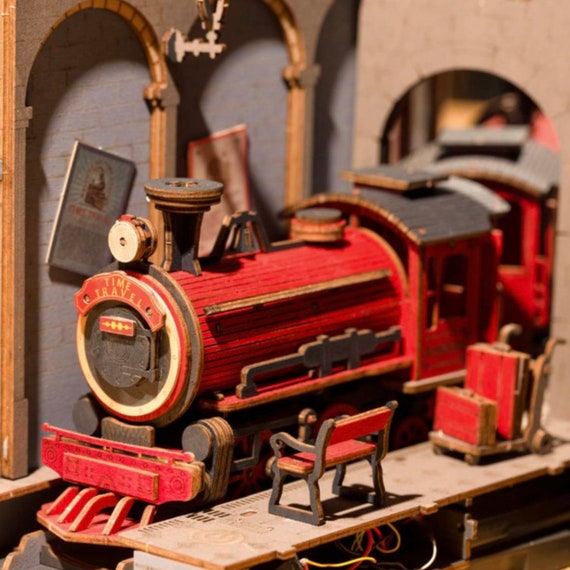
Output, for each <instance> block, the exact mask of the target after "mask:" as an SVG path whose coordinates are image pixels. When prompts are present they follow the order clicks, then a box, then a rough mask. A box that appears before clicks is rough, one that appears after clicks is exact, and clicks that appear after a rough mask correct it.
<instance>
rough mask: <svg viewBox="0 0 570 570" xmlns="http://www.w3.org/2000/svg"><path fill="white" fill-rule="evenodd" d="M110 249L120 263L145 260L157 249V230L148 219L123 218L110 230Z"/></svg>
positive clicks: (129, 216) (125, 216) (127, 216)
mask: <svg viewBox="0 0 570 570" xmlns="http://www.w3.org/2000/svg"><path fill="white" fill-rule="evenodd" d="M108 243H109V249H110V250H111V253H112V255H113V257H114V258H115V259H116V260H117V261H119V262H120V263H132V262H133V261H141V260H145V259H147V258H148V257H150V256H151V255H152V253H153V252H154V250H155V248H156V230H155V228H154V226H153V225H152V224H151V223H150V221H149V220H147V219H146V218H137V217H135V216H131V215H128V214H127V215H124V216H121V217H120V219H119V220H117V221H116V222H115V224H114V225H113V227H112V228H111V229H110V230H109V235H108Z"/></svg>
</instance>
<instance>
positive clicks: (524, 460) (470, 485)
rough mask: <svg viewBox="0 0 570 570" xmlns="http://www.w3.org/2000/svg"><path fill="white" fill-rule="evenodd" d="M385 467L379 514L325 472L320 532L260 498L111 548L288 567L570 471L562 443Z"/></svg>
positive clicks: (362, 480)
mask: <svg viewBox="0 0 570 570" xmlns="http://www.w3.org/2000/svg"><path fill="white" fill-rule="evenodd" d="M548 429H549V430H550V432H551V433H552V434H553V435H554V436H555V437H559V438H563V437H564V434H567V433H569V432H570V422H568V421H551V422H549V424H548ZM383 467H384V481H385V485H386V491H387V501H386V506H385V507H383V508H380V509H379V508H377V507H375V506H373V505H370V504H367V503H363V502H361V501H353V500H350V499H347V498H344V497H342V498H340V497H337V496H335V495H333V493H332V491H331V483H332V478H333V476H334V471H327V472H326V473H325V475H324V477H323V479H322V485H321V488H322V491H321V500H322V504H323V510H324V514H325V524H324V525H321V526H313V525H309V524H306V523H303V522H298V521H294V520H290V519H285V518H283V517H279V516H275V515H271V514H269V513H268V511H267V509H268V502H269V496H270V491H264V492H261V493H258V494H255V495H251V496H249V497H246V498H244V499H238V500H235V501H231V502H227V503H224V504H220V505H217V506H214V507H211V508H208V509H206V510H202V511H199V512H196V513H189V514H187V515H183V516H179V517H176V518H173V519H169V520H166V521H162V522H158V523H155V524H152V525H149V526H148V527H145V528H139V529H137V530H132V531H126V532H122V533H119V534H118V535H117V536H115V537H114V540H113V542H114V544H117V545H119V544H120V545H121V546H124V547H127V548H132V549H134V550H135V551H142V552H146V553H149V554H152V555H155V556H158V557H160V558H165V559H166V560H175V561H177V562H180V563H184V564H189V565H195V566H198V567H201V568H209V569H211V570H240V569H243V568H250V567H252V566H255V565H257V564H262V563H265V562H271V561H279V560H281V561H283V560H291V559H293V558H295V557H296V556H297V554H298V553H300V552H303V551H306V550H308V549H311V548H314V547H317V546H320V545H323V544H326V543H329V542H333V541H336V540H338V539H339V538H342V537H346V536H350V535H353V534H355V533H358V532H361V531H365V530H367V529H371V528H374V527H378V526H380V525H383V524H386V523H394V522H397V521H399V520H403V519H407V518H409V517H416V516H426V515H430V514H434V513H435V512H437V511H438V510H439V509H440V508H443V507H445V506H448V505H452V504H455V503H460V502H462V501H465V500H467V499H471V498H474V497H477V496H481V495H484V494H486V493H490V492H492V491H496V490H498V489H502V488H507V487H510V486H512V485H516V484H517V483H521V482H524V481H528V480H531V479H534V478H539V477H542V476H548V475H553V476H554V475H558V474H561V473H563V472H564V471H565V470H566V469H568V468H569V467H570V443H569V442H564V441H562V439H561V440H560V443H559V444H557V445H555V446H554V448H553V450H552V452H551V453H549V454H547V455H542V456H538V455H534V454H526V455H520V456H515V457H512V458H509V459H507V460H505V461H500V462H493V463H491V464H488V465H479V466H470V465H467V464H466V463H465V462H463V461H462V460H458V459H457V458H455V457H451V456H438V455H435V454H434V452H433V449H432V446H431V445H430V444H429V443H422V444H419V445H416V446H413V447H409V448H406V449H402V450H397V451H393V452H390V453H388V455H387V456H386V457H385V459H384V461H383ZM345 484H346V485H357V486H362V485H368V486H372V476H371V472H370V466H369V465H368V463H367V462H366V461H363V462H360V463H357V464H355V465H353V466H352V469H350V470H349V472H348V473H347V479H346V481H345ZM286 493H287V496H288V500H289V501H293V502H295V501H297V502H298V503H299V504H300V505H303V504H306V493H307V488H306V484H305V482H304V481H296V482H293V483H289V484H286ZM295 494H298V498H297V499H296V498H295V496H296V495H295ZM62 538H64V539H65V538H66V537H62Z"/></svg>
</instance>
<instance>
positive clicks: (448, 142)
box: [402, 126, 560, 350]
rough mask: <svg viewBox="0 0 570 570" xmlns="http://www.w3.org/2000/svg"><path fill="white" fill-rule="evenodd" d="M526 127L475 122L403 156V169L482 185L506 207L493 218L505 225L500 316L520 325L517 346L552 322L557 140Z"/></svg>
mask: <svg viewBox="0 0 570 570" xmlns="http://www.w3.org/2000/svg"><path fill="white" fill-rule="evenodd" d="M530 136H531V133H530V132H529V129H528V127H523V126H504V127H500V128H493V127H484V126H482V127H475V128H471V129H460V130H459V129H457V130H449V131H444V132H442V133H441V134H440V135H439V137H438V138H437V139H436V141H435V142H433V143H430V144H428V145H426V146H425V147H424V148H422V149H420V150H418V151H416V152H414V153H412V154H411V155H410V156H409V157H406V158H405V159H404V160H403V161H402V165H403V166H404V167H408V168H422V169H429V170H430V171H432V172H434V173H441V174H445V175H457V176H461V177H465V178H468V179H471V180H474V181H478V182H480V183H481V184H484V185H485V186H487V187H488V188H489V189H490V190H491V191H492V192H494V193H495V194H496V195H497V196H499V197H500V198H501V199H503V200H504V201H505V202H506V203H507V204H508V205H509V209H508V211H507V212H505V213H504V214H503V215H501V216H499V217H497V218H496V220H495V222H494V225H495V226H496V227H497V228H498V229H500V230H501V231H502V232H503V236H504V244H503V252H502V259H501V264H500V268H499V278H500V282H501V284H502V287H503V301H502V317H501V320H502V322H504V323H509V322H516V323H519V324H520V325H521V326H522V327H523V330H524V331H525V334H526V337H527V338H525V339H521V342H520V344H522V347H523V348H525V349H527V350H531V349H533V346H532V342H533V340H535V339H533V338H532V337H533V333H535V334H537V335H538V336H544V334H545V333H546V332H547V330H548V325H549V323H550V306H551V286H552V270H553V263H554V229H555V223H556V194H557V188H558V178H559V170H560V164H559V158H558V154H557V152H556V150H554V149H555V147H556V145H555V144H552V141H550V142H549V140H545V141H543V140H536V138H535V140H533V139H531V138H530Z"/></svg>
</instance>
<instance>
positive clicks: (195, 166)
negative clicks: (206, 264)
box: [187, 125, 250, 256]
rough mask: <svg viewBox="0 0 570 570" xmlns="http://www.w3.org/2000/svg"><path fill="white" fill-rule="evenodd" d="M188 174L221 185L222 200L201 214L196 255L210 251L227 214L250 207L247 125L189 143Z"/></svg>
mask: <svg viewBox="0 0 570 570" xmlns="http://www.w3.org/2000/svg"><path fill="white" fill-rule="evenodd" d="M187 158H188V176H189V177H190V178H197V179H200V180H215V181H216V182H221V183H222V184H223V185H224V193H223V194H222V201H221V203H220V204H218V205H217V206H214V207H213V208H212V209H211V210H210V211H209V212H207V213H206V214H205V215H204V220H203V222H202V234H201V238H200V250H199V252H198V255H200V256H203V255H206V254H208V253H210V251H211V249H212V246H213V245H214V242H215V241H216V237H217V235H218V232H219V230H220V226H221V224H222V222H223V220H224V218H225V216H226V215H228V214H233V213H234V212H237V211H239V210H247V209H249V207H250V199H249V177H248V168H247V127H246V125H237V126H235V127H232V128H230V129H226V130H224V131H219V132H217V133H214V134H212V135H210V136H208V137H205V138H202V139H198V140H195V141H191V142H190V143H189V144H188V157H187Z"/></svg>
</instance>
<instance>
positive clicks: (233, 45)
mask: <svg viewBox="0 0 570 570" xmlns="http://www.w3.org/2000/svg"><path fill="white" fill-rule="evenodd" d="M232 8H234V5H231V6H230V8H229V9H228V15H227V19H226V26H225V28H224V30H223V41H224V43H226V44H227V46H228V48H227V51H226V52H225V53H224V54H222V56H221V57H219V58H217V59H216V60H214V61H212V60H210V59H209V58H205V57H201V58H194V57H193V56H192V55H188V56H186V58H185V60H184V61H183V62H182V63H181V64H179V65H178V66H175V67H172V69H171V71H172V74H173V77H174V80H175V82H176V85H177V87H178V89H179V91H180V110H179V122H178V129H179V130H178V173H179V175H185V174H186V172H187V166H186V159H185V157H186V148H187V145H188V142H189V141H191V140H194V139H198V138H201V137H204V136H207V135H209V134H211V133H214V132H216V131H219V130H223V129H227V128H228V127H233V126H235V125H237V124H240V123H245V124H246V125H247V127H248V134H249V174H250V190H251V196H252V205H253V207H254V208H255V209H256V210H258V212H260V214H261V215H262V216H263V220H264V223H265V224H266V226H267V229H268V231H269V234H270V235H271V236H272V237H273V238H277V237H278V236H279V231H277V230H276V227H277V224H278V222H277V212H278V211H279V209H280V208H281V207H282V206H283V200H284V194H283V191H284V182H285V142H286V141H285V126H286V122H287V88H286V86H285V84H284V82H283V80H282V78H281V71H282V69H283V68H284V67H285V66H286V65H287V63H288V58H287V52H286V47H285V44H284V42H283V38H282V32H281V29H280V26H279V22H278V20H277V18H276V17H275V15H274V14H273V12H272V11H271V10H270V9H269V7H267V6H266V5H265V4H264V3H263V2H259V1H258V0H239V9H240V11H239V12H237V11H236V10H235V8H234V10H233V12H232ZM201 35H202V32H201V30H200V29H199V26H194V27H193V28H192V30H190V31H189V37H197V36H201Z"/></svg>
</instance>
